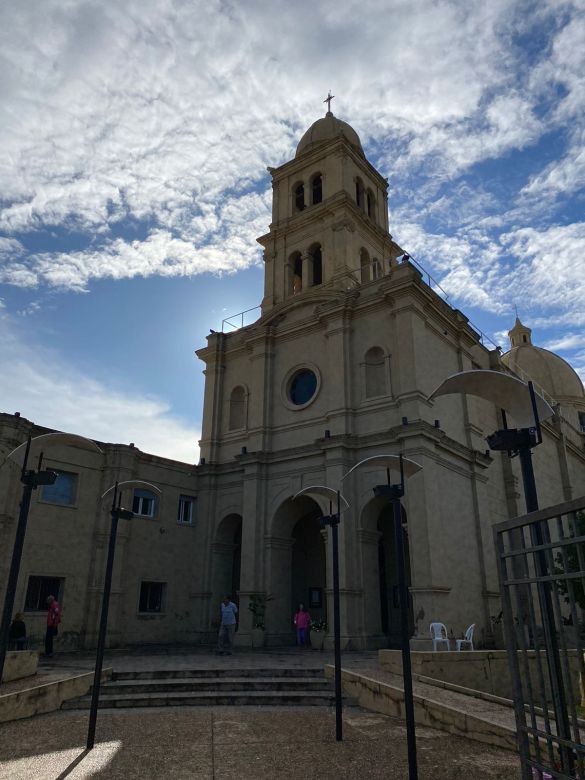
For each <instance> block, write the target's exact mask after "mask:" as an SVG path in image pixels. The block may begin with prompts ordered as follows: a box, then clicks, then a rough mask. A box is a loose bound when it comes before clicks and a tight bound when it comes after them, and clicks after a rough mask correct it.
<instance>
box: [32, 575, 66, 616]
mask: <svg viewBox="0 0 585 780" xmlns="http://www.w3.org/2000/svg"><path fill="white" fill-rule="evenodd" d="M64 582H65V580H64V579H63V578H62V577H37V576H36V575H33V576H31V577H29V578H28V586H27V588H26V598H25V600H24V611H25V612H45V611H46V609H47V598H48V597H49V596H54V597H55V598H56V599H57V601H61V597H62V595H63V583H64Z"/></svg>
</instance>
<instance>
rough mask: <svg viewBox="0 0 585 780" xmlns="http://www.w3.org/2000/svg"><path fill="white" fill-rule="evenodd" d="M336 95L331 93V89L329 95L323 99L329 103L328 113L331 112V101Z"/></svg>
mask: <svg viewBox="0 0 585 780" xmlns="http://www.w3.org/2000/svg"><path fill="white" fill-rule="evenodd" d="M334 97H335V95H332V94H331V90H329V94H328V95H327V97H326V98H325V100H324V101H323V102H324V103H327V113H328V114H330V113H331V101H332V100H333V98H334Z"/></svg>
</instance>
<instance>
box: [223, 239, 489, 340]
mask: <svg viewBox="0 0 585 780" xmlns="http://www.w3.org/2000/svg"><path fill="white" fill-rule="evenodd" d="M401 257H403V258H404V260H403V262H409V263H412V265H414V266H415V267H416V268H417V269H418V270H419V271H420V272H421V274H422V277H423V281H424V282H425V283H426V284H427V286H428V287H430V288H431V290H433V291H434V292H435V293H436V294H437V295H439V297H440V298H441V299H442V300H444V301H445V303H446V304H447V305H448V306H449V307H450V308H451V309H453V311H456V307H455V306H453V304H452V303H451V302H450V301H449V294H448V293H447V291H446V290H445V289H444V288H443V287H441V285H440V284H439V282H438V281H437V280H436V279H435V278H434V277H433V276H431V274H430V273H429V272H428V271H427V270H426V268H425V267H424V266H423V265H422V263H419V261H418V260H417V259H416V258H414V257H413V256H412V255H410V254H408V253H405V254H404V255H401ZM366 266H367V267H372V268H376V269H377V268H380V267H381V268H382V273H381V276H384V275H385V274H386V272H385V270H384V267H383V264H382V261H380V260H377V259H376V258H374V259H373V260H370V261H369V262H368V263H367V264H364V267H366ZM388 270H390V269H388ZM361 272H362V266H361V265H360V267H359V268H355V269H352V270H350V271H348V276H350V277H351V278H352V279H354V280H355V281H356V282H358V283H362V281H361V279H362V277H361ZM356 275H357V276H356ZM378 278H380V277H378ZM259 309H260V306H254V307H252V308H251V309H245V310H244V311H241V312H238V313H237V314H232V315H231V316H229V317H226V318H225V319H224V320H223V321H222V323H221V332H222V333H225V332H226V330H227V329H228V328H229V329H230V330H231V331H232V332H233V331H235V330H240V328H243V327H244V326H245V325H251V324H252V322H254V320H253V319H251V318H250V319H249V321H248V322H246V321H245V320H246V314H249V313H250V312H253V311H257V310H259ZM468 323H469V326H470V327H471V328H472V329H473V330H474V331H475V332H476V333H477V334H478V336H479V340H480V342H481V344H482V345H483V346H485V345H486V342H487V343H488V344H491V346H492V347H493V348H494V349H498V345H497V344H496V343H495V342H494V341H493V340H492V339H491V338H490V337H489V336H488V335H487V334H486V333H484V332H483V331H482V330H481V328H478V327H477V325H475V324H474V323H473V322H471V320H468Z"/></svg>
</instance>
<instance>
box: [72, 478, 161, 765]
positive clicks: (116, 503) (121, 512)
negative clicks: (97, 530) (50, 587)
mask: <svg viewBox="0 0 585 780" xmlns="http://www.w3.org/2000/svg"><path fill="white" fill-rule="evenodd" d="M134 487H147V488H148V489H149V490H154V491H156V492H157V493H160V490H159V489H158V488H157V487H155V485H151V484H150V483H149V482H143V481H141V480H127V481H125V482H119V483H118V482H116V484H115V485H113V486H112V487H111V488H109V489H108V490H106V492H105V493H104V494H103V496H102V500H103V499H104V498H105V497H106V496H107V495H108V493H110V492H112V491H113V495H112V506H111V508H110V517H111V519H112V520H111V524H110V541H109V544H108V557H107V560H106V573H105V576H104V592H103V595H102V610H101V615H100V625H99V631H98V641H97V650H96V659H95V671H94V676H93V687H92V691H91V705H90V710H89V724H88V728H87V742H86V748H87V750H91V749H92V748H93V746H94V744H95V729H96V723H97V712H98V707H99V700H100V686H101V681H102V667H103V663H104V651H105V648H106V634H107V631H108V612H109V609H110V592H111V589H112V573H113V570H114V554H115V552H116V533H117V530H118V521H119V520H131V519H132V518H133V517H134V512H131V511H130V510H129V509H123V508H122V506H121V504H122V491H123V489H124V488H127V489H128V488H134Z"/></svg>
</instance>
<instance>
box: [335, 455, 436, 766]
mask: <svg viewBox="0 0 585 780" xmlns="http://www.w3.org/2000/svg"><path fill="white" fill-rule="evenodd" d="M363 466H381V467H382V468H384V469H385V470H386V479H387V483H386V484H385V485H376V486H375V487H374V495H375V496H376V497H383V498H387V499H388V500H389V502H390V503H391V505H392V509H393V513H394V543H395V547H396V564H397V569H398V590H399V592H400V639H401V642H400V644H401V651H402V677H403V680H404V708H405V710H406V740H407V745H408V777H409V780H417V778H418V769H417V759H416V730H415V724H414V699H413V693H412V666H411V662H410V636H409V629H408V613H409V598H408V583H407V581H406V563H405V558H404V540H403V538H402V504H401V502H400V500H401V498H402V497H403V496H404V492H405V481H406V480H407V479H409V478H410V477H413V476H414V475H415V474H417V473H418V472H419V471H421V470H422V466H421V465H420V464H418V463H416V462H415V461H413V460H409V459H408V458H403V457H402V455H373V456H372V457H371V458H365V459H364V460H361V461H360V462H359V463H356V465H355V466H353V468H351V469H350V470H349V471H348V472H347V474H345V475H344V476H343V477H342V478H341V482H343V481H344V480H345V479H347V477H348V476H349V475H350V474H352V473H353V472H354V471H356V469H359V468H362V467H363ZM392 473H394V474H395V476H398V477H399V481H398V482H394V483H392V482H391V474H392Z"/></svg>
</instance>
